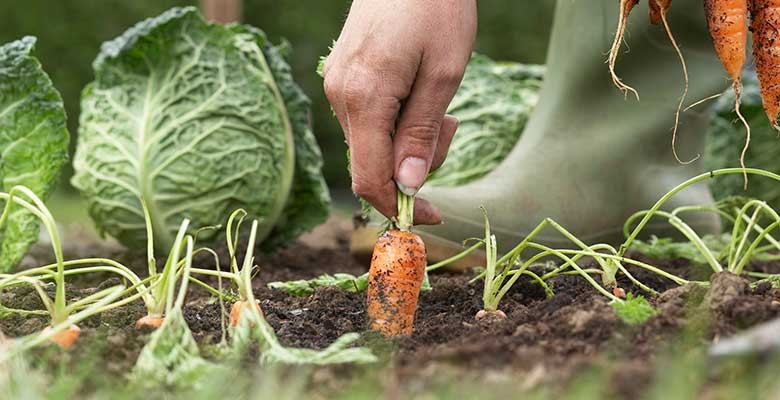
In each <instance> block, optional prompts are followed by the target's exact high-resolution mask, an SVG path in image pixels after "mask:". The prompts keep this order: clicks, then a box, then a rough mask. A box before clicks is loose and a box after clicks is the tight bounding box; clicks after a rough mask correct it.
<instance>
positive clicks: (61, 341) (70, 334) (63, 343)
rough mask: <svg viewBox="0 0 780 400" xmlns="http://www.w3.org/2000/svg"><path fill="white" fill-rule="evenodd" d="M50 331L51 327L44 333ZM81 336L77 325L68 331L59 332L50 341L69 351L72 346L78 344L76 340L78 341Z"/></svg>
mask: <svg viewBox="0 0 780 400" xmlns="http://www.w3.org/2000/svg"><path fill="white" fill-rule="evenodd" d="M50 330H51V327H47V328H46V329H44V332H46V331H50ZM80 335H81V329H80V328H79V327H78V326H76V325H71V326H70V327H69V328H68V329H65V330H63V331H59V332H57V333H56V334H55V335H54V336H52V337H51V339H49V340H51V341H52V342H54V343H56V344H57V345H58V346H60V348H61V349H63V350H67V349H68V348H69V347H70V346H71V345H73V343H75V342H76V339H78V338H79V336H80Z"/></svg>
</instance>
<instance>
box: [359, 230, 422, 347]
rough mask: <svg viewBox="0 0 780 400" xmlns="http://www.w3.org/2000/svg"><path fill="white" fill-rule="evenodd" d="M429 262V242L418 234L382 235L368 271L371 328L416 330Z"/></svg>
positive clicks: (392, 333)
mask: <svg viewBox="0 0 780 400" xmlns="http://www.w3.org/2000/svg"><path fill="white" fill-rule="evenodd" d="M425 263H426V253H425V244H424V243H423V241H422V239H420V237H419V236H418V235H416V234H414V233H412V232H408V231H402V230H389V231H387V232H385V233H383V234H382V235H381V236H380V237H379V239H378V240H377V242H376V245H374V254H373V256H372V258H371V268H370V269H369V272H368V290H367V292H368V300H367V303H368V317H369V321H370V324H371V329H373V330H375V331H379V332H380V333H382V334H383V335H385V336H399V335H404V336H408V335H411V334H412V330H413V324H414V313H415V311H416V310H417V297H418V295H419V293H420V286H421V285H422V280H423V276H424V274H425Z"/></svg>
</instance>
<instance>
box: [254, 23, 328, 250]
mask: <svg viewBox="0 0 780 400" xmlns="http://www.w3.org/2000/svg"><path fill="white" fill-rule="evenodd" d="M251 31H252V32H254V33H255V34H256V35H257V37H258V42H259V43H260V44H261V46H262V49H263V53H264V54H265V57H266V59H267V60H268V67H269V68H270V70H271V73H272V74H273V76H274V79H276V84H277V86H278V87H279V91H280V92H281V95H282V97H283V98H284V102H285V105H286V107H287V113H288V115H289V118H290V122H291V124H292V133H293V140H294V142H295V175H294V176H293V183H292V189H291V192H290V196H289V199H288V200H287V205H286V206H285V208H284V210H283V211H282V215H281V216H280V217H279V220H278V221H277V223H276V226H275V227H274V230H273V232H272V233H271V236H270V237H269V238H268V239H267V240H266V241H265V242H264V243H263V245H264V247H266V248H273V247H275V246H278V245H282V244H284V243H286V242H288V241H290V240H291V239H294V238H296V237H298V236H299V235H300V234H301V233H304V232H306V231H308V230H310V229H311V228H313V227H315V226H317V225H319V224H321V223H323V222H325V220H326V219H327V218H328V215H329V214H330V192H329V191H328V185H327V184H326V183H325V179H324V178H323V176H322V172H321V170H322V153H321V152H320V148H319V146H318V145H317V141H316V139H315V137H314V133H313V132H312V130H311V112H310V107H311V101H310V100H309V98H308V97H306V94H305V93H303V90H301V88H300V86H298V84H296V83H295V81H294V80H293V76H292V70H291V69H290V66H289V65H288V64H287V63H286V62H285V60H284V57H283V55H284V51H286V50H288V48H289V45H287V44H286V42H284V43H283V44H282V45H279V46H274V45H272V44H271V43H270V41H268V39H267V38H266V35H265V34H264V33H263V32H262V31H260V30H259V29H254V28H252V29H251Z"/></svg>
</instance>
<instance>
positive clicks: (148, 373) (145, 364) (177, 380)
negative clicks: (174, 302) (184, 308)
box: [133, 309, 219, 388]
mask: <svg viewBox="0 0 780 400" xmlns="http://www.w3.org/2000/svg"><path fill="white" fill-rule="evenodd" d="M218 368H219V366H218V365H217V364H213V363H211V362H209V361H206V360H204V359H203V358H202V357H200V354H199V352H198V344H197V343H196V342H195V339H194V338H193V337H192V332H190V328H189V327H188V326H187V322H186V321H185V320H184V315H182V312H181V310H180V309H174V310H172V311H171V312H170V313H169V314H168V315H167V316H166V317H165V322H164V323H163V325H162V326H160V327H159V328H158V329H157V330H156V331H154V332H153V333H152V335H151V338H150V339H149V342H148V343H147V344H146V346H144V348H143V350H141V354H139V355H138V360H137V361H136V364H135V367H133V378H134V379H135V380H136V381H137V382H139V383H141V384H142V385H147V386H149V387H156V386H159V385H166V386H174V387H190V388H199V387H202V386H203V384H204V380H203V378H205V377H207V376H208V375H209V374H211V373H213V372H214V370H215V369H218Z"/></svg>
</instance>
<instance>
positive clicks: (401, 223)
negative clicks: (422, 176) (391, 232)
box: [393, 190, 414, 232]
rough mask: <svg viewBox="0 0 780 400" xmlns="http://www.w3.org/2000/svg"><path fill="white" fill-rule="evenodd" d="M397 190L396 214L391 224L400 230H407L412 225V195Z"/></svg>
mask: <svg viewBox="0 0 780 400" xmlns="http://www.w3.org/2000/svg"><path fill="white" fill-rule="evenodd" d="M397 192H398V215H397V216H396V217H395V218H393V225H395V227H396V228H397V229H398V230H400V231H405V232H409V231H410V230H411V229H412V225H414V196H409V195H406V194H404V193H402V192H401V191H400V190H398V191H397Z"/></svg>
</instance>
